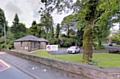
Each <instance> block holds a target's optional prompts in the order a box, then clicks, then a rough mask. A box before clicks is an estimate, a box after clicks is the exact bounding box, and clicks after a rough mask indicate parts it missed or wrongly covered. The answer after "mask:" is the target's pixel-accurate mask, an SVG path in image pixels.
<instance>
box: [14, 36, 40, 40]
mask: <svg viewBox="0 0 120 79" xmlns="http://www.w3.org/2000/svg"><path fill="white" fill-rule="evenodd" d="M18 41H39V38H38V37H35V36H33V35H28V36H25V37H22V38H20V39H17V40H15V42H18Z"/></svg>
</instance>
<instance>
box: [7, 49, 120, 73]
mask: <svg viewBox="0 0 120 79" xmlns="http://www.w3.org/2000/svg"><path fill="white" fill-rule="evenodd" d="M8 51H10V50H8ZM12 52H15V53H20V54H25V55H30V56H34V57H38V58H43V59H49V60H52V61H58V62H63V63H69V64H73V65H74V64H75V65H78V66H80V67H81V68H82V67H83V68H88V69H89V68H90V69H93V70H99V71H102V72H109V73H114V72H116V73H120V67H99V66H94V65H88V64H83V63H77V62H70V61H66V60H60V59H55V58H48V57H44V56H37V55H33V54H30V53H21V52H16V51H12Z"/></svg>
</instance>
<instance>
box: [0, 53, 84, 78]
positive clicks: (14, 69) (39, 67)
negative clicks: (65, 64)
mask: <svg viewBox="0 0 120 79" xmlns="http://www.w3.org/2000/svg"><path fill="white" fill-rule="evenodd" d="M0 59H1V60H3V61H5V62H6V63H7V64H9V65H10V66H11V68H9V69H6V70H5V71H2V72H0V79H32V78H31V77H34V78H33V79H86V78H84V77H80V76H78V75H76V74H72V73H68V72H65V71H62V70H59V69H55V68H52V67H49V66H46V65H43V64H40V63H35V62H33V61H30V60H26V59H22V58H19V57H16V56H13V55H10V54H0ZM28 75H29V76H28ZM7 76H8V77H7ZM27 77H30V78H27Z"/></svg>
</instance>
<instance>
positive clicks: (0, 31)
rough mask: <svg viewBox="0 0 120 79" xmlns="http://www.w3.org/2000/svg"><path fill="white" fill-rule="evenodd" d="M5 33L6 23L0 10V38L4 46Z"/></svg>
mask: <svg viewBox="0 0 120 79" xmlns="http://www.w3.org/2000/svg"><path fill="white" fill-rule="evenodd" d="M6 31H7V21H6V18H5V15H4V11H3V10H2V9H1V8H0V37H2V36H4V42H5V44H6Z"/></svg>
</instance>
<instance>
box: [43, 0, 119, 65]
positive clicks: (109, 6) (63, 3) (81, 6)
mask: <svg viewBox="0 0 120 79" xmlns="http://www.w3.org/2000/svg"><path fill="white" fill-rule="evenodd" d="M42 2H45V6H46V10H48V11H49V12H52V11H53V10H54V9H56V8H57V11H58V12H62V11H69V10H70V11H74V12H78V14H79V16H80V17H81V19H83V21H84V23H85V28H84V34H83V49H84V50H83V51H84V53H83V60H82V62H83V63H87V62H88V61H89V60H91V59H92V54H93V49H92V46H93V29H94V27H93V26H94V24H95V22H96V21H98V20H101V21H102V20H105V19H106V18H108V17H111V16H113V15H114V14H115V13H116V12H119V5H118V4H119V3H120V2H119V0H76V2H73V0H52V1H51V0H42ZM52 4H53V5H54V6H53V5H52ZM71 9H72V10H71Z"/></svg>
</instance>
